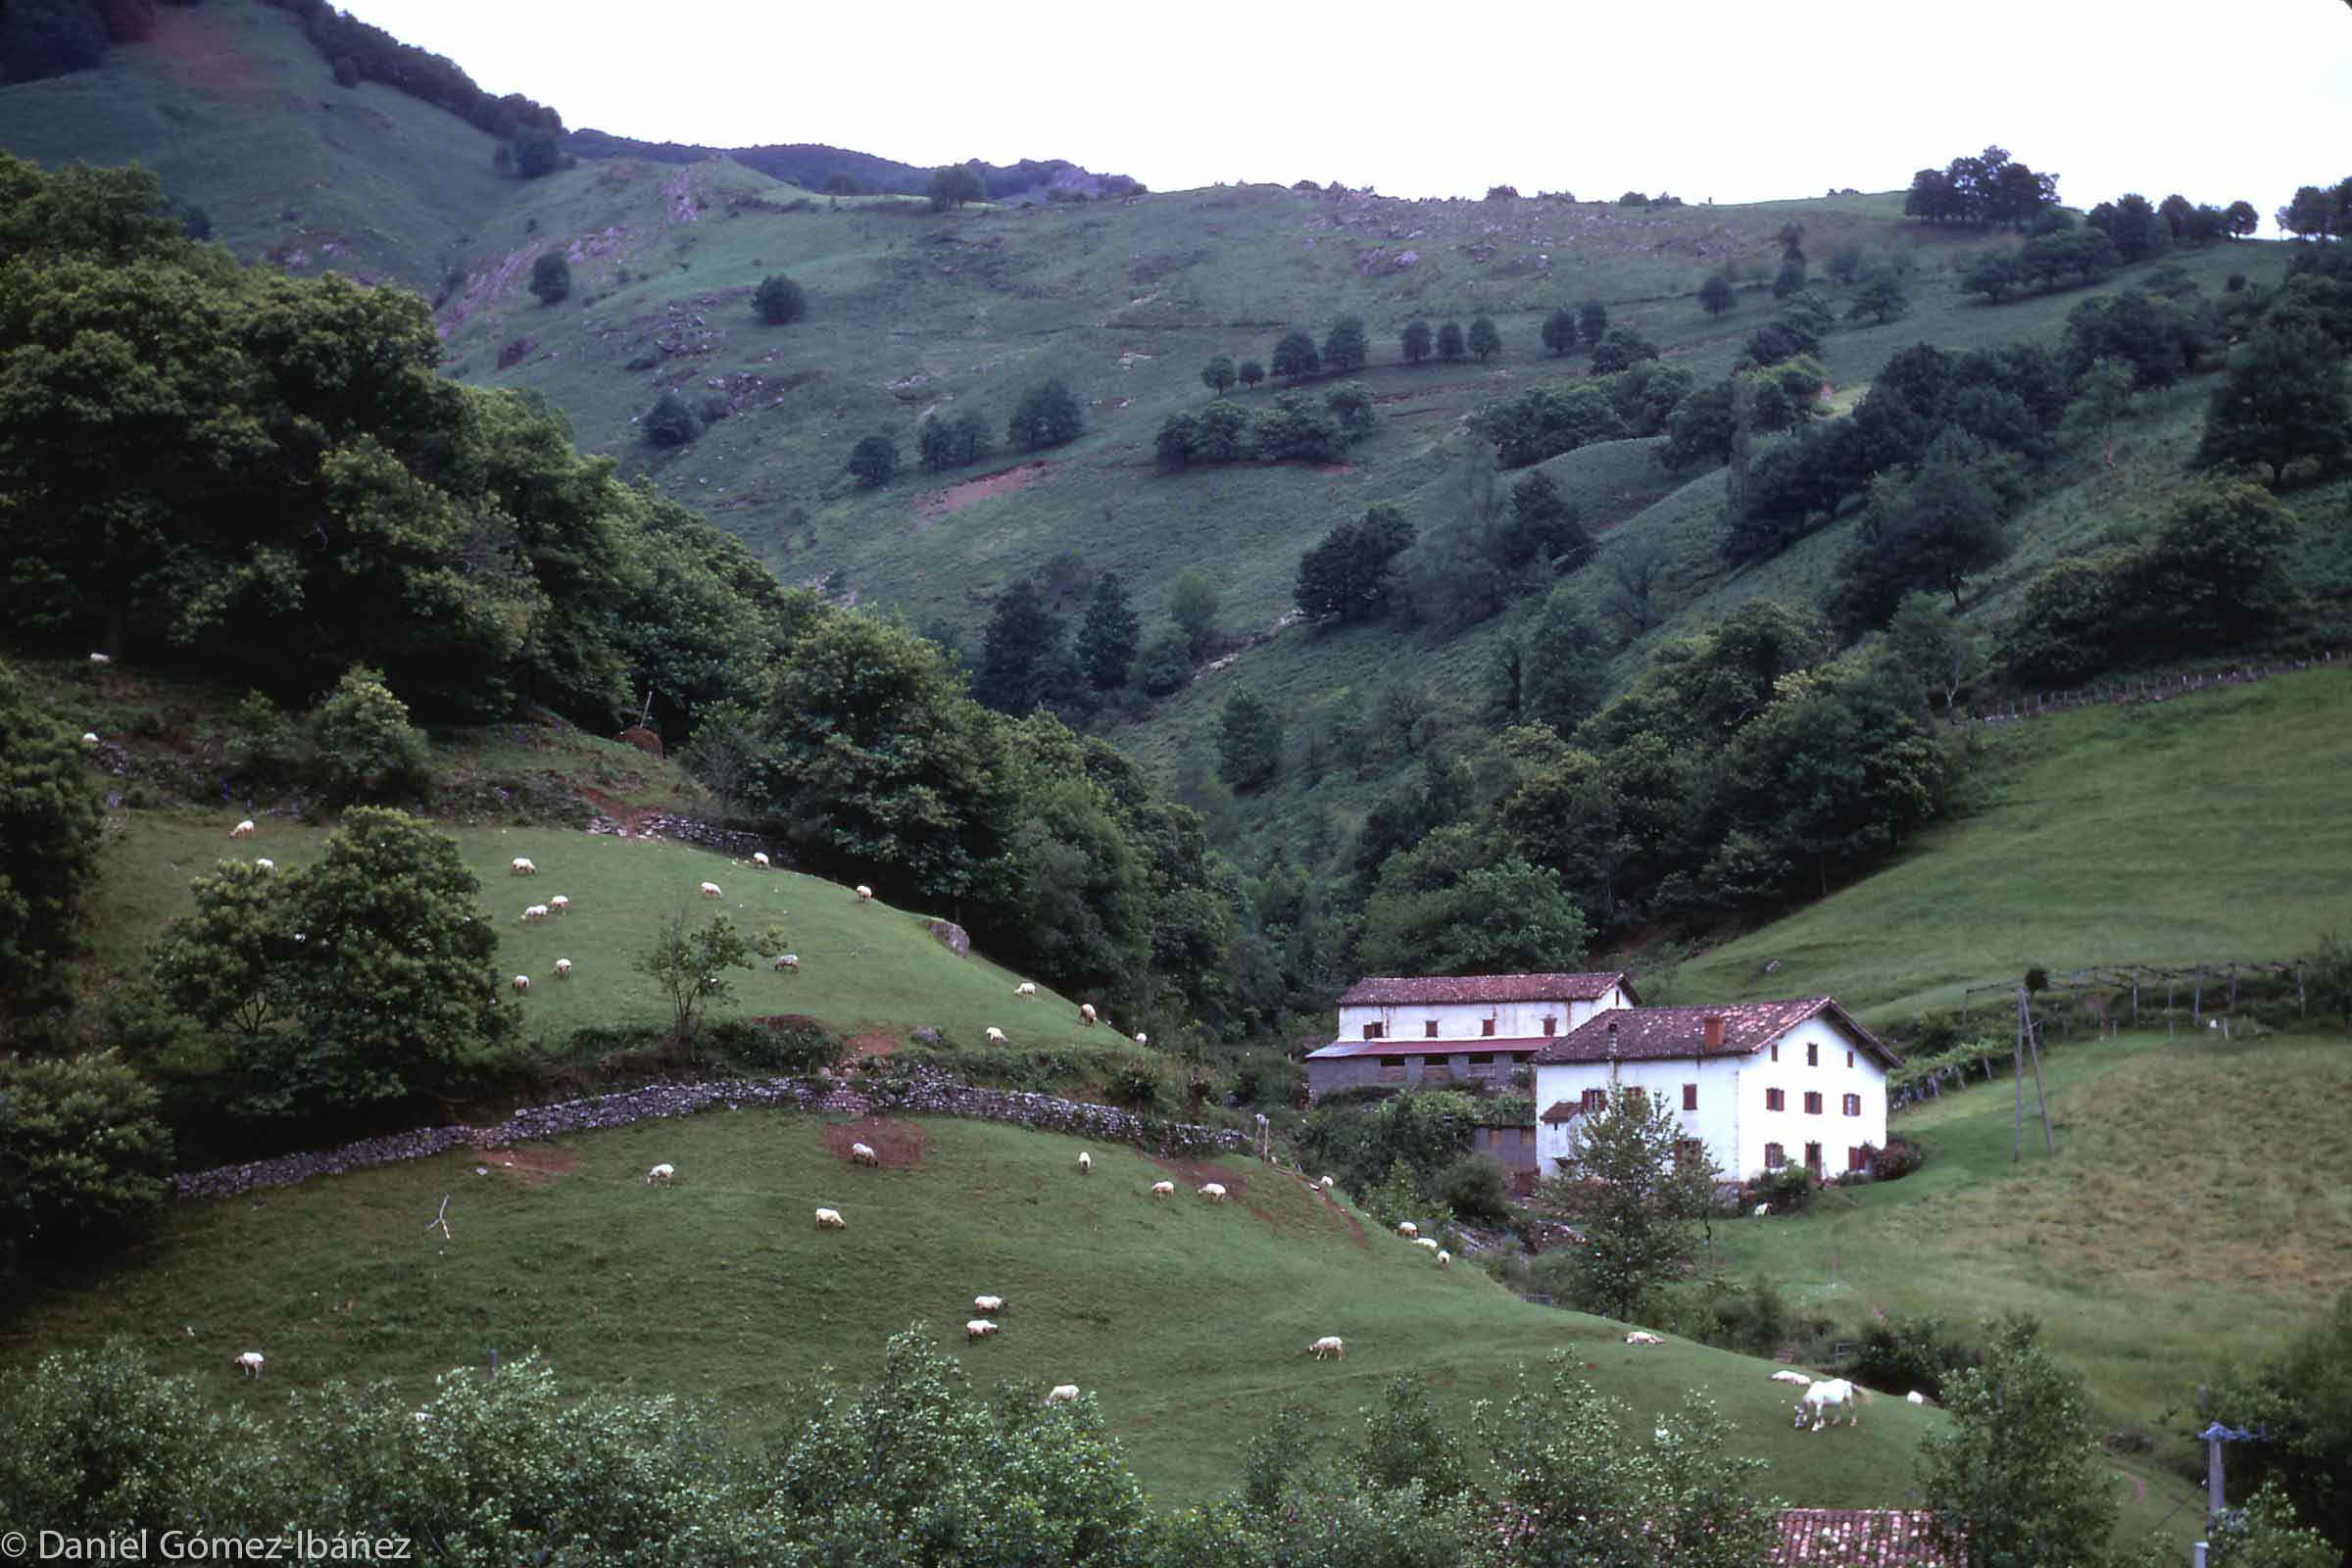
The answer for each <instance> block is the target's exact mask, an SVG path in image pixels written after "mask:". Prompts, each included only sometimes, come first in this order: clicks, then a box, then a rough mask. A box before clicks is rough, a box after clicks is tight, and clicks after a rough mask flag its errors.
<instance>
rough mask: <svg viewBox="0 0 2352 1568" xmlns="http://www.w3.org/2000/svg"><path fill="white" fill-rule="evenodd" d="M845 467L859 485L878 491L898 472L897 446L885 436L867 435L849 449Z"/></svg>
mask: <svg viewBox="0 0 2352 1568" xmlns="http://www.w3.org/2000/svg"><path fill="white" fill-rule="evenodd" d="M847 466H848V468H849V470H850V473H851V475H852V476H853V477H854V478H856V479H857V481H858V483H859V484H860V485H862V486H864V487H865V488H866V489H868V490H878V489H880V488H881V487H882V486H884V485H886V484H888V483H890V476H891V475H892V474H894V473H896V472H898V471H899V444H898V443H897V442H896V441H893V440H892V439H891V438H890V437H888V436H886V435H869V436H867V437H866V438H865V439H864V440H862V441H860V442H858V444H857V445H856V446H854V447H852V448H851V449H850V461H849V463H848V465H847Z"/></svg>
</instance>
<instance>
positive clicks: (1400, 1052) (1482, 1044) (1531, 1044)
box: [1306, 1035, 1552, 1061]
mask: <svg viewBox="0 0 2352 1568" xmlns="http://www.w3.org/2000/svg"><path fill="white" fill-rule="evenodd" d="M1551 1042H1552V1037H1551V1036H1549V1035H1531V1036H1524V1037H1518V1036H1514V1037H1513V1038H1511V1039H1508V1040H1489V1039H1486V1038H1484V1037H1481V1038H1479V1039H1476V1040H1335V1041H1333V1042H1332V1043H1331V1044H1330V1045H1328V1046H1325V1047H1323V1048H1322V1049H1321V1050H1319V1051H1310V1052H1308V1053H1307V1054H1306V1059H1307V1060H1309V1061H1337V1060H1339V1059H1341V1058H1342V1057H1345V1056H1440V1057H1444V1056H1467V1055H1472V1054H1481V1055H1483V1054H1487V1053H1489V1052H1494V1053H1497V1054H1511V1055H1517V1056H1532V1055H1534V1054H1536V1053H1537V1052H1539V1051H1541V1050H1543V1049H1544V1047H1545V1046H1548V1045H1550V1044H1551Z"/></svg>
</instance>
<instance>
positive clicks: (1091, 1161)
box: [1078, 1149, 1095, 1176]
mask: <svg viewBox="0 0 2352 1568" xmlns="http://www.w3.org/2000/svg"><path fill="white" fill-rule="evenodd" d="M1094 1173H1095V1156H1094V1155H1092V1154H1090V1153H1088V1152H1086V1151H1085V1150H1083V1149H1081V1150H1080V1151H1078V1174H1079V1175H1081V1176H1092V1175H1093V1174H1094Z"/></svg>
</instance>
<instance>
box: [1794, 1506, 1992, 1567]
mask: <svg viewBox="0 0 2352 1568" xmlns="http://www.w3.org/2000/svg"><path fill="white" fill-rule="evenodd" d="M1934 1519H1935V1515H1934V1514H1932V1513H1930V1512H1928V1511H1927V1510H1926V1509H1924V1508H1783V1509H1782V1510H1781V1519H1780V1526H1781V1529H1780V1535H1779V1538H1778V1539H1777V1540H1775V1541H1774V1543H1773V1545H1772V1549H1771V1551H1770V1552H1769V1553H1768V1554H1767V1555H1766V1557H1765V1559H1764V1560H1765V1561H1766V1562H1767V1563H1769V1564H1771V1565H1772V1568H1956V1565H1957V1564H1958V1563H1959V1562H1960V1561H1961V1559H1960V1558H1957V1557H1954V1556H1951V1555H1950V1554H1948V1553H1946V1552H1945V1551H1944V1550H1943V1548H1942V1547H1940V1546H1938V1545H1937V1544H1936V1538H1935V1536H1934V1535H1933V1534H1932V1533H1931V1531H1930V1526H1931V1524H1932V1523H1933V1521H1934Z"/></svg>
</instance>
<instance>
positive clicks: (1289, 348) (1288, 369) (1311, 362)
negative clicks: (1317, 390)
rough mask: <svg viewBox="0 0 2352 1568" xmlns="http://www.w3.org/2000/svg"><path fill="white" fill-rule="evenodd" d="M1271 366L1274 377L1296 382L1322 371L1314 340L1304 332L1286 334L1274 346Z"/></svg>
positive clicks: (1321, 359)
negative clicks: (1301, 377)
mask: <svg viewBox="0 0 2352 1568" xmlns="http://www.w3.org/2000/svg"><path fill="white" fill-rule="evenodd" d="M1273 366H1274V373H1275V374H1276V375H1279V376H1281V377H1283V378H1284V379H1285V380H1288V381H1293V382H1296V381H1297V380H1298V379H1299V377H1300V376H1302V375H1313V374H1314V373H1315V372H1316V371H1318V370H1320V369H1322V368H1323V356H1322V355H1321V354H1320V353H1318V352H1317V351H1316V348H1315V340H1314V339H1313V338H1311V337H1309V336H1307V335H1306V334H1305V333H1304V332H1287V333H1285V334H1284V335H1283V338H1282V341H1281V342H1279V343H1276V344H1275V345H1274V361H1273Z"/></svg>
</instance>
